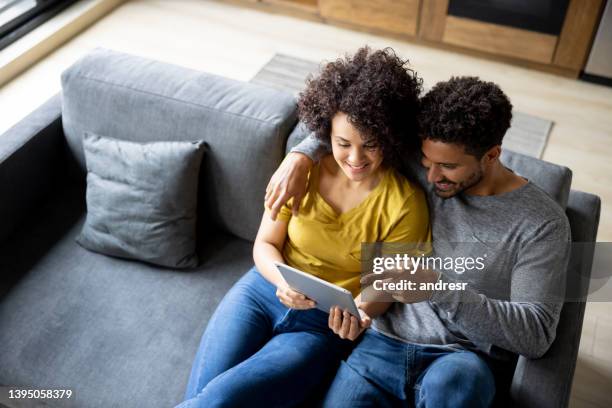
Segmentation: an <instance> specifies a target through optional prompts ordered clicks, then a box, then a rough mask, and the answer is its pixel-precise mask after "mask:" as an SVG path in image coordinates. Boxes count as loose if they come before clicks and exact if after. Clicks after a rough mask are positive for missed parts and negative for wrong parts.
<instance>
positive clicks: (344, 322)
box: [329, 306, 372, 340]
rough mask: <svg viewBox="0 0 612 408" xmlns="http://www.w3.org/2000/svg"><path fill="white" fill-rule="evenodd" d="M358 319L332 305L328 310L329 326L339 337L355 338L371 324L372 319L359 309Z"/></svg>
mask: <svg viewBox="0 0 612 408" xmlns="http://www.w3.org/2000/svg"><path fill="white" fill-rule="evenodd" d="M359 315H360V319H357V318H356V317H355V316H353V315H352V314H350V313H349V312H347V311H346V310H342V309H340V308H339V307H338V306H334V307H332V308H331V309H330V310H329V328H330V329H332V331H333V332H334V333H336V334H337V335H338V336H339V337H340V338H341V339H349V340H355V339H357V338H358V337H359V336H360V335H361V333H363V331H364V330H365V329H367V328H368V327H370V324H372V319H371V318H370V316H368V315H367V314H366V312H364V311H363V310H362V309H359Z"/></svg>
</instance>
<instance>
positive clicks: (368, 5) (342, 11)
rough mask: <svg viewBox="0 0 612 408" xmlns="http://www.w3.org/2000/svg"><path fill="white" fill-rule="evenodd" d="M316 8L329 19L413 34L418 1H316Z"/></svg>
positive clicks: (415, 29)
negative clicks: (317, 6)
mask: <svg viewBox="0 0 612 408" xmlns="http://www.w3.org/2000/svg"><path fill="white" fill-rule="evenodd" d="M319 11H320V13H321V17H323V18H325V19H328V20H330V21H337V22H344V23H351V24H355V25H357V26H360V27H365V28H373V29H379V30H383V31H388V32H391V33H396V34H407V35H411V36H414V35H416V33H417V22H418V18H419V0H319Z"/></svg>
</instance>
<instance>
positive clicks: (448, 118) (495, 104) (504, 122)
mask: <svg viewBox="0 0 612 408" xmlns="http://www.w3.org/2000/svg"><path fill="white" fill-rule="evenodd" d="M511 120H512V104H511V103H510V100H509V99H508V97H507V96H506V94H504V92H503V91H502V90H501V89H500V88H499V86H497V85H496V84H494V83H493V82H485V81H482V80H480V79H479V78H478V77H469V76H464V77H452V78H451V79H450V80H448V81H444V82H440V83H438V84H436V85H435V86H434V87H433V88H432V89H431V90H430V91H429V92H427V94H425V96H423V98H422V99H421V111H420V113H419V122H420V130H421V138H422V139H430V140H436V141H441V142H444V143H455V144H458V145H462V146H463V147H464V149H465V152H466V153H468V154H471V155H473V156H476V158H478V159H480V158H481V157H482V156H483V155H484V154H485V153H486V152H487V150H489V149H490V148H492V147H493V146H497V145H501V143H502V139H503V137H504V134H505V133H506V131H507V130H508V128H509V127H510V121H511Z"/></svg>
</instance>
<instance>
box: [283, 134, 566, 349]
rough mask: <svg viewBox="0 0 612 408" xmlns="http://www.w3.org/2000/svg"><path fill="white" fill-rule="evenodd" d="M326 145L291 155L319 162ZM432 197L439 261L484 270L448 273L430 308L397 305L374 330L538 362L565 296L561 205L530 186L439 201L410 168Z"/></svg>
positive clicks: (311, 142) (313, 142) (304, 146)
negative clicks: (479, 262) (473, 261)
mask: <svg viewBox="0 0 612 408" xmlns="http://www.w3.org/2000/svg"><path fill="white" fill-rule="evenodd" d="M328 149H329V147H327V146H325V145H323V144H321V142H319V141H318V140H317V139H315V138H314V137H313V136H309V137H308V138H306V139H305V140H304V141H302V142H301V143H300V144H299V145H298V146H296V147H295V148H294V149H293V150H292V151H298V152H302V153H304V154H306V155H308V156H310V157H311V158H313V160H315V161H317V160H318V159H319V158H320V157H321V156H322V155H323V154H326V153H327V152H328V151H329V150H328ZM410 172H411V175H412V176H413V178H416V179H417V181H418V182H419V183H420V184H421V186H422V187H423V189H424V190H425V191H426V192H427V199H428V203H429V207H430V214H431V224H432V232H433V241H434V256H436V257H441V258H445V257H454V258H456V257H472V258H477V257H480V258H481V259H483V263H484V268H481V269H480V270H478V269H476V268H473V269H472V270H469V271H467V270H463V269H462V270H460V271H457V270H450V269H443V270H440V272H442V278H441V279H442V280H443V281H460V282H467V283H468V285H467V288H466V289H465V290H461V291H459V290H439V291H436V292H434V294H433V295H432V297H431V299H430V300H429V301H426V302H420V303H414V304H403V303H394V304H393V305H392V306H391V308H390V309H389V310H388V311H387V312H386V313H385V314H384V315H382V316H380V317H378V318H376V319H375V320H374V323H373V326H372V327H373V328H374V330H377V331H379V332H381V333H383V334H385V335H387V336H390V337H393V338H396V339H399V340H401V341H405V342H410V343H417V344H428V345H445V346H446V347H451V348H463V349H469V350H474V351H479V352H481V353H484V354H487V355H489V356H490V357H493V358H496V359H501V360H506V359H509V358H511V357H512V356H513V354H514V353H516V354H521V355H523V356H525V357H528V358H538V357H541V356H542V355H543V354H544V353H545V352H546V350H548V348H549V347H550V345H551V343H552V341H553V340H554V338H555V331H556V327H557V323H558V320H559V314H560V312H561V307H562V305H563V297H564V293H565V270H566V267H567V262H568V259H569V240H570V229H569V222H568V220H567V217H566V216H565V213H564V211H563V210H562V209H561V207H560V206H559V205H558V204H557V203H556V202H554V200H552V199H551V198H550V197H549V196H548V195H547V194H546V193H545V192H544V191H542V190H541V189H540V188H538V187H537V186H535V185H534V184H533V183H531V182H528V183H527V184H525V185H524V186H522V187H520V188H518V189H516V190H514V191H511V192H509V193H505V194H500V195H494V196H473V195H467V194H458V195H456V196H454V197H452V198H448V199H442V198H440V197H438V196H437V195H436V194H435V193H434V192H433V189H432V188H431V186H430V185H429V184H428V183H427V181H426V178H425V177H426V174H425V171H424V169H423V168H422V167H421V166H420V165H419V164H418V163H417V160H415V161H414V163H413V164H412V166H411V169H410Z"/></svg>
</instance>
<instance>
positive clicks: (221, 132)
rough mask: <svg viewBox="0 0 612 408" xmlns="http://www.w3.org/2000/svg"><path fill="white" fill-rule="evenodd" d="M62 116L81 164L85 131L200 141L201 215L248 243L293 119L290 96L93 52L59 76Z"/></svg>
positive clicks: (143, 138) (146, 61)
mask: <svg viewBox="0 0 612 408" xmlns="http://www.w3.org/2000/svg"><path fill="white" fill-rule="evenodd" d="M62 92H63V101H62V102H63V106H62V121H63V127H64V133H65V135H66V138H67V141H68V144H69V146H70V149H71V151H72V153H73V154H74V156H75V157H76V159H77V160H78V161H79V162H80V163H81V165H82V168H83V169H84V168H85V161H84V156H83V147H82V138H83V134H84V132H85V131H91V132H93V133H96V134H100V135H122V137H125V138H126V139H128V140H132V141H137V142H151V141H161V140H187V141H193V140H204V141H205V142H206V143H207V144H208V145H209V151H208V152H209V153H207V155H206V158H205V159H204V162H203V165H202V168H203V169H202V174H203V183H202V184H201V185H202V186H204V187H205V189H201V190H202V191H201V193H200V197H203V198H204V200H205V201H203V202H205V203H206V211H207V216H208V217H211V218H212V219H213V220H214V221H215V222H216V223H218V224H219V225H221V226H222V227H223V228H225V229H226V230H228V231H230V232H231V233H233V234H235V235H237V236H239V237H241V238H245V239H249V240H253V239H254V238H255V235H256V233H257V228H258V226H259V222H260V219H261V213H262V210H261V209H262V202H263V196H264V194H265V188H266V185H267V183H268V180H269V178H270V177H271V175H272V173H273V172H274V170H275V169H276V167H277V166H278V165H279V164H280V161H281V159H282V157H283V151H284V146H285V141H286V139H287V137H288V135H289V133H290V131H291V130H292V129H293V127H294V125H295V123H296V122H297V114H296V104H295V99H294V98H293V96H292V95H291V94H288V93H283V92H281V91H277V90H274V89H268V88H265V87H262V86H258V85H254V84H249V83H244V82H239V81H234V80H230V79H227V78H223V77H219V76H216V75H210V74H206V73H202V72H198V71H193V70H190V69H186V68H182V67H178V66H174V65H171V64H166V63H162V62H157V61H152V60H149V59H145V58H140V57H135V56H131V55H127V54H122V53H118V52H114V51H110V50H104V49H96V50H94V51H93V52H91V53H90V54H88V55H86V56H85V57H84V58H82V59H81V60H79V61H78V62H76V63H75V64H74V65H73V66H72V67H70V68H68V69H67V70H66V71H65V72H64V73H63V74H62Z"/></svg>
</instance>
